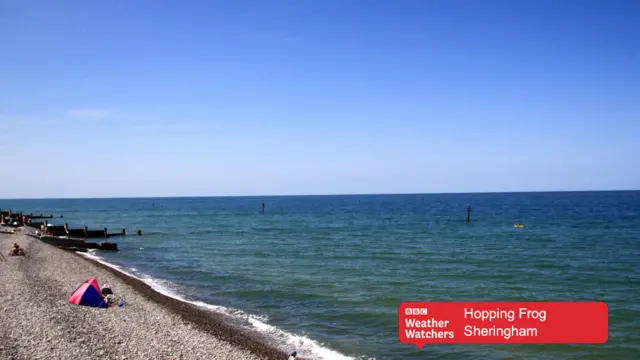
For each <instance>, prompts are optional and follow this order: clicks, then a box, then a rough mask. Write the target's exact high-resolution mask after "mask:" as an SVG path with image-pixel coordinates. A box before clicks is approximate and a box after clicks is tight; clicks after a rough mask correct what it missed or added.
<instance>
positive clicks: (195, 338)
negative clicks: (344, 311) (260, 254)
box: [0, 233, 287, 360]
mask: <svg viewBox="0 0 640 360" xmlns="http://www.w3.org/2000/svg"><path fill="white" fill-rule="evenodd" d="M14 243H17V244H18V245H20V246H21V247H22V248H24V249H25V252H26V254H27V256H26V257H22V256H8V255H7V252H8V251H9V248H10V247H11V246H12V245H13V244H14ZM0 251H1V253H2V254H3V257H0V359H29V360H33V359H74V360H78V359H98V358H102V359H211V360H216V359H234V360H236V359H243V360H254V359H264V360H279V359H287V354H286V353H285V352H284V351H281V350H278V349H275V348H273V347H271V346H268V345H266V344H265V342H264V341H263V339H261V338H260V337H259V335H258V334H254V333H249V332H243V331H241V330H240V329H238V328H237V327H234V326H232V325H231V323H230V321H231V320H230V319H226V317H225V316H224V315H220V314H217V313H213V312H211V311H208V310H206V309H202V308H199V307H197V306H195V305H191V304H189V303H185V302H181V301H178V300H176V299H173V298H170V297H167V296H164V295H162V294H160V293H157V292H155V291H154V290H153V289H151V287H149V286H148V285H147V284H145V283H143V282H142V281H140V280H138V279H135V278H132V277H129V276H127V275H125V274H122V273H120V272H118V271H116V270H114V269H111V268H109V267H107V266H104V265H102V264H100V263H97V262H94V261H91V260H89V259H85V258H83V257H81V256H80V255H77V254H75V253H72V252H68V251H65V250H61V249H58V248H55V247H53V246H51V245H47V244H45V243H42V242H40V241H39V240H37V239H34V238H31V237H29V236H26V235H24V234H21V233H18V234H14V235H10V234H0ZM93 277H96V278H97V279H98V282H99V284H100V286H102V285H103V284H109V285H110V287H111V289H112V290H113V292H114V294H115V295H116V296H120V297H123V298H124V299H125V304H124V306H122V307H117V306H112V307H110V308H108V309H104V308H94V307H88V306H78V305H73V304H69V303H68V299H69V296H70V295H71V294H72V293H73V292H74V290H76V289H77V288H78V286H79V285H80V284H82V283H83V282H84V281H86V280H88V279H90V278H93Z"/></svg>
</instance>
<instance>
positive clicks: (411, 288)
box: [0, 191, 640, 360]
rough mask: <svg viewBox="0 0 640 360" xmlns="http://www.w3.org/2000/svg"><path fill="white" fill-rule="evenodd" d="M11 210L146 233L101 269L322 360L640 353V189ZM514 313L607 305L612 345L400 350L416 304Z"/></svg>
mask: <svg viewBox="0 0 640 360" xmlns="http://www.w3.org/2000/svg"><path fill="white" fill-rule="evenodd" d="M262 201H264V202H265V205H266V213H265V214H260V213H259V211H260V203H261V202H262ZM466 204H471V206H472V210H473V211H472V214H471V222H468V223H467V222H466V221H465V217H466V212H465V210H464V207H465V205H466ZM0 208H2V209H7V208H11V209H13V210H22V211H25V212H34V213H40V212H44V213H53V214H55V215H64V219H54V220H53V221H54V222H60V220H62V221H63V222H67V223H69V224H78V225H89V227H94V228H103V227H108V228H109V229H110V232H112V231H113V232H116V231H119V230H121V229H122V228H126V229H127V232H128V233H129V234H130V235H133V234H134V233H135V231H136V230H137V229H142V230H143V232H144V235H143V236H142V237H137V236H135V235H133V236H127V237H125V238H115V239H117V241H118V243H119V247H120V248H121V250H122V251H120V252H118V253H107V252H96V253H94V254H93V255H94V256H99V257H100V258H101V259H102V260H103V261H106V262H109V263H111V264H114V265H117V266H120V267H121V268H122V269H123V270H124V271H127V272H130V273H133V274H134V275H136V276H139V277H141V278H144V279H146V280H147V281H151V282H153V283H154V284H155V285H156V286H157V287H158V288H160V289H163V290H166V291H168V292H171V293H172V294H175V295H179V296H181V297H183V298H185V299H187V300H190V301H199V302H202V303H204V304H210V305H218V306H222V307H225V308H228V309H238V310H241V311H242V313H239V314H241V315H242V316H245V317H247V316H248V315H250V316H249V318H248V324H249V325H250V326H254V327H257V328H259V329H261V330H262V331H264V332H265V333H268V334H269V335H270V336H272V337H273V339H274V342H278V343H285V346H286V347H290V346H295V347H298V348H299V349H301V352H302V353H303V354H305V353H306V354H310V355H312V357H313V358H315V359H347V358H375V359H377V360H382V359H400V358H413V359H479V358H482V359H506V358H510V359H513V358H517V359H634V358H637V356H638V354H640V333H639V332H638V331H637V330H638V329H640V306H639V305H638V299H640V262H639V261H640V221H639V218H638V217H639V216H640V191H618V192H616V191H610V192H554V193H503V194H500V193H492V194H410V195H409V194H407V195H333V196H274V197H202V198H139V199H134V198H127V199H55V200H54V199H49V200H0ZM514 223H523V224H525V228H522V229H518V228H514V227H513V224H514ZM501 300H513V301H518V300H520V301H537V300H557V301H569V300H575V301H582V300H588V301H605V302H606V303H607V304H608V305H609V316H610V319H609V322H610V336H609V342H608V343H606V344H604V345H582V346H577V345H565V346H560V345H545V346H542V345H526V346H525V345H509V346H506V345H505V346H478V345H469V346H444V345H439V346H427V347H425V348H423V349H422V350H418V349H417V348H416V347H414V346H411V345H405V344H401V343H400V342H399V341H398V334H397V307H398V305H399V304H400V303H401V302H403V301H501ZM308 339H311V340H313V341H311V340H308Z"/></svg>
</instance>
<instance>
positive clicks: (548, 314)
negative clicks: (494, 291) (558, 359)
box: [398, 302, 609, 349]
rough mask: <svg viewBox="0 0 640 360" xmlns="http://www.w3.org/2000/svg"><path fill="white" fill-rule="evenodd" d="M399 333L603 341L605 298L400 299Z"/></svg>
mask: <svg viewBox="0 0 640 360" xmlns="http://www.w3.org/2000/svg"><path fill="white" fill-rule="evenodd" d="M398 336H399V338H400V341H401V342H402V343H405V344H414V345H416V346H417V347H418V348H419V349H422V347H423V346H425V345H428V344H603V343H606V342H607V340H608V338H609V308H608V307H607V304H605V303H603V302H404V303H402V304H400V307H399V308H398Z"/></svg>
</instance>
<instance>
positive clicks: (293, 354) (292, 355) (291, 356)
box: [288, 350, 298, 360]
mask: <svg viewBox="0 0 640 360" xmlns="http://www.w3.org/2000/svg"><path fill="white" fill-rule="evenodd" d="M296 357H298V353H297V352H296V351H295V350H293V351H292V352H291V353H289V359H288V360H296Z"/></svg>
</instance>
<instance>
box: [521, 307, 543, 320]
mask: <svg viewBox="0 0 640 360" xmlns="http://www.w3.org/2000/svg"><path fill="white" fill-rule="evenodd" d="M519 313H520V319H522V318H526V319H534V320H540V322H545V321H547V310H529V309H527V308H520V310H519Z"/></svg>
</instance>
